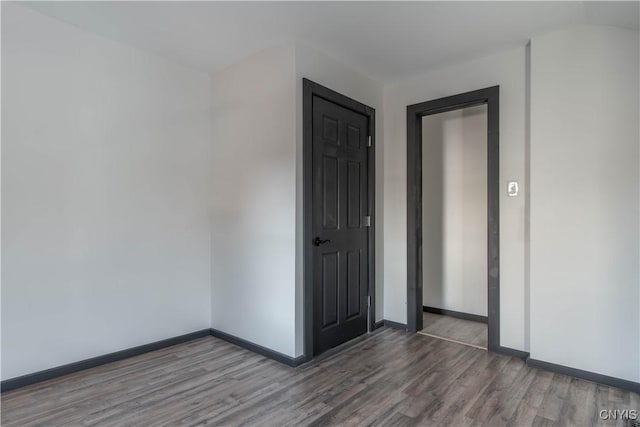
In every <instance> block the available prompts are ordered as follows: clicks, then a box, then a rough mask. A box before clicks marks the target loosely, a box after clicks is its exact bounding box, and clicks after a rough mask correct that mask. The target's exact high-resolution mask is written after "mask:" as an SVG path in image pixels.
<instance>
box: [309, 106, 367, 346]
mask: <svg viewBox="0 0 640 427" xmlns="http://www.w3.org/2000/svg"><path fill="white" fill-rule="evenodd" d="M367 127H368V119H367V117H366V116H364V115H362V114H359V113H356V112H354V111H351V110H349V109H347V108H344V107H341V106H339V105H337V104H334V103H332V102H329V101H326V100H324V99H322V98H319V97H317V96H316V97H314V98H313V184H312V187H313V219H312V222H313V238H314V239H316V241H317V243H318V244H317V245H316V244H314V246H313V251H314V253H313V271H314V274H313V289H314V308H313V309H314V317H313V319H314V353H315V354H318V353H320V352H322V351H324V350H326V349H328V348H331V347H335V346H336V345H339V344H341V343H343V342H345V341H348V340H350V339H352V338H355V337H356V336H358V335H361V334H363V333H365V332H366V331H367V316H368V307H367V298H368V283H369V277H368V265H367V262H368V233H367V228H366V227H365V226H364V215H367V202H368V200H367V195H368V188H367V185H368V179H367V177H368V153H367V134H368V132H367Z"/></svg>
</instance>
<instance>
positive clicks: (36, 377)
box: [0, 329, 210, 392]
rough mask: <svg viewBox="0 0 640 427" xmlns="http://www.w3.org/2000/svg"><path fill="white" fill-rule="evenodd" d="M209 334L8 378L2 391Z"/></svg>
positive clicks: (0, 385)
mask: <svg viewBox="0 0 640 427" xmlns="http://www.w3.org/2000/svg"><path fill="white" fill-rule="evenodd" d="M209 334H210V332H209V329H202V330H200V331H196V332H191V333H189V334H184V335H180V336H177V337H173V338H168V339H165V340H161V341H156V342H152V343H149V344H144V345H140V346H137V347H132V348H128V349H125V350H120V351H116V352H113V353H109V354H105V355H102V356H97V357H92V358H91V359H85V360H81V361H79V362H73V363H69V364H67V365H62V366H57V367H55V368H50V369H45V370H44V371H38V372H34V373H33V374H27V375H22V376H20V377H15V378H10V379H8V380H4V381H2V383H0V390H1V391H2V392H5V391H9V390H15V389H17V388H20V387H24V386H27V385H31V384H35V383H39V382H42V381H47V380H51V379H53V378H57V377H61V376H63V375H68V374H72V373H74V372H79V371H84V370H85V369H90V368H95V367H96V366H100V365H105V364H107V363H111V362H117V361H118V360H122V359H127V358H129V357H133V356H138V355H141V354H144V353H149V352H150V351H155V350H160V349H162V348H165V347H171V346H173V345H176V344H182V343H185V342H187V341H192V340H194V339H197V338H202V337H206V336H208V335H209Z"/></svg>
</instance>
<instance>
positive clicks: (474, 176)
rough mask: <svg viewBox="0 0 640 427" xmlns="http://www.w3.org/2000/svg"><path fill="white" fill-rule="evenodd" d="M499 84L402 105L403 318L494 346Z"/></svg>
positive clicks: (415, 328)
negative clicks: (404, 144)
mask: <svg viewBox="0 0 640 427" xmlns="http://www.w3.org/2000/svg"><path fill="white" fill-rule="evenodd" d="M498 102H499V87H498V86H494V87H490V88H486V89H481V90H477V91H473V92H467V93H463V94H460V95H454V96H450V97H447V98H441V99H437V100H433V101H428V102H424V103H420V104H415V105H410V106H408V107H407V174H408V175H407V208H408V209H407V255H408V262H407V326H408V328H409V330H410V331H412V332H419V331H420V332H421V333H425V334H430V335H434V336H438V337H441V338H446V339H449V340H452V341H457V342H461V343H464V344H469V345H473V346H477V347H481V348H487V349H489V350H492V351H498V350H499V348H500V332H499V331H500V320H499V313H500V310H499V303H500V301H499V277H500V274H499V271H500V270H499V267H500V266H499V199H498V190H499V164H498V161H499V155H498V140H499V139H498V138H499V136H498V111H499V105H498Z"/></svg>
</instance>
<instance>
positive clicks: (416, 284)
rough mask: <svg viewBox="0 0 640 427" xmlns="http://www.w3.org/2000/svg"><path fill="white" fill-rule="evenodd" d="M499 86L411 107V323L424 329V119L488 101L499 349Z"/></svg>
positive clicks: (491, 271)
mask: <svg viewBox="0 0 640 427" xmlns="http://www.w3.org/2000/svg"><path fill="white" fill-rule="evenodd" d="M499 102H500V86H492V87H488V88H485V89H479V90H474V91H471V92H466V93H462V94H459V95H453V96H448V97H445V98H440V99H435V100H433V101H427V102H421V103H419V104H413V105H409V106H407V327H408V329H409V331H410V332H417V331H419V330H421V329H422V307H423V303H422V117H424V116H428V115H431V114H438V113H444V112H447V111H452V110H458V109H461V108H465V107H471V106H475V105H481V104H486V105H487V239H488V240H487V244H488V251H487V267H488V270H487V271H488V275H487V294H488V310H487V312H488V316H487V319H488V322H487V323H488V328H487V329H488V346H487V347H488V349H489V350H490V351H496V352H499V351H500V349H501V347H500V163H499V162H500V152H499V147H500V135H499V130H500V105H499Z"/></svg>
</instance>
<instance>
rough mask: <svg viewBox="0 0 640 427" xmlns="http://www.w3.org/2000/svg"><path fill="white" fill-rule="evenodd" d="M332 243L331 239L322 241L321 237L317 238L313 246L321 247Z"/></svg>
mask: <svg viewBox="0 0 640 427" xmlns="http://www.w3.org/2000/svg"><path fill="white" fill-rule="evenodd" d="M330 241H331V240H329V239H326V240H322V239H321V238H320V237H318V236H316V238H315V239H313V244H314V245H316V246H320V245H322V244H324V243H327V242H330Z"/></svg>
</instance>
